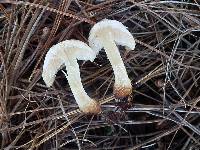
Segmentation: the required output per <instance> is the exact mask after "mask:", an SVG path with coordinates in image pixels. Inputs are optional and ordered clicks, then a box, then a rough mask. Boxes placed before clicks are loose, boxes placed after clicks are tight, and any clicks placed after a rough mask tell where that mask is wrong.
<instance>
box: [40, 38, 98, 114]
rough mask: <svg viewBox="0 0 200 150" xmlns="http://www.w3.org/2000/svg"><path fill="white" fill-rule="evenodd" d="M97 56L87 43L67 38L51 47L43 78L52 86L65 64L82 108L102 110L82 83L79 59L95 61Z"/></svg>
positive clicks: (69, 79)
mask: <svg viewBox="0 0 200 150" xmlns="http://www.w3.org/2000/svg"><path fill="white" fill-rule="evenodd" d="M95 57H96V54H95V52H94V51H93V50H92V49H91V48H90V47H89V46H88V45H87V44H85V43H83V42H81V41H78V40H66V41H63V42H60V43H58V44H56V45H54V46H52V47H51V48H50V50H49V51H48V53H47V54H46V57H45V60H44V65H43V73H42V77H43V80H44V81H45V83H46V85H47V86H48V87H50V86H51V85H52V84H53V81H54V79H55V75H56V73H57V71H58V70H59V69H61V66H63V65H65V66H66V70H67V75H66V78H67V80H68V83H69V85H70V88H71V91H72V93H73V95H74V97H75V100H76V102H77V104H78V106H79V108H80V110H81V111H83V112H84V113H92V114H97V113H99V112H100V111H101V108H100V104H99V103H98V102H97V101H95V100H93V99H91V98H90V97H89V96H88V95H87V93H86V92H85V90H84V88H83V85H82V83H81V77H80V70H79V65H78V63H77V59H78V60H90V61H93V60H94V59H95Z"/></svg>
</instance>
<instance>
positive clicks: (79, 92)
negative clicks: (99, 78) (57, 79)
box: [65, 59, 100, 113]
mask: <svg viewBox="0 0 200 150" xmlns="http://www.w3.org/2000/svg"><path fill="white" fill-rule="evenodd" d="M65 66H66V70H67V74H65V76H66V78H67V80H68V83H69V86H70V88H71V91H72V93H73V95H74V97H75V100H76V102H77V104H78V105H79V107H80V110H81V111H83V112H84V113H97V112H100V105H99V104H98V102H96V101H95V100H92V99H91V98H90V97H89V96H88V95H87V93H86V92H85V90H84V88H83V85H82V82H81V77H80V70H79V65H78V63H77V60H76V59H70V60H67V61H65Z"/></svg>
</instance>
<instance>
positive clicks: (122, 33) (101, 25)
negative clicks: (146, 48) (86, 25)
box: [88, 19, 135, 53]
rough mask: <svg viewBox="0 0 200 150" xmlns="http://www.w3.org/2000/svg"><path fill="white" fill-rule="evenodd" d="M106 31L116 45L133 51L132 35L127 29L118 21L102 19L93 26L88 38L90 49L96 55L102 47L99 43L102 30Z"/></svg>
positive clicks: (133, 41)
mask: <svg viewBox="0 0 200 150" xmlns="http://www.w3.org/2000/svg"><path fill="white" fill-rule="evenodd" d="M104 29H106V30H107V31H108V30H109V31H110V32H111V33H112V36H113V37H114V41H115V42H116V44H117V45H122V46H126V47H128V48H129V49H132V50H133V49H135V40H134V38H133V36H132V34H131V33H130V32H129V31H128V30H127V28H126V27H125V26H124V25H123V24H122V23H121V22H119V21H116V20H108V19H103V20H101V21H100V22H98V23H97V24H95V25H94V26H93V27H92V29H91V31H90V35H89V38H88V41H89V45H90V47H91V48H92V49H93V50H95V52H96V53H98V52H99V51H100V50H101V49H102V48H103V47H104V45H103V44H102V43H101V40H100V39H99V38H101V37H100V35H101V33H102V30H104Z"/></svg>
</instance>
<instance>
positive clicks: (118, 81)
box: [101, 31, 132, 98]
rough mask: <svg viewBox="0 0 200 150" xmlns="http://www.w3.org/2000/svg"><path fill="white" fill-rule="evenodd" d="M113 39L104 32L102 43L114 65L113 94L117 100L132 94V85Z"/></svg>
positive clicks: (109, 34)
mask: <svg viewBox="0 0 200 150" xmlns="http://www.w3.org/2000/svg"><path fill="white" fill-rule="evenodd" d="M113 39H114V38H113V37H112V34H111V33H110V32H109V31H107V32H105V31H104V34H102V37H101V40H102V41H101V42H102V45H103V46H104V49H105V52H106V54H107V57H108V59H109V61H110V63H111V65H112V68H113V71H114V75H115V85H114V90H113V93H114V95H115V96H116V97H117V98H123V97H125V96H128V95H130V94H131V93H132V85H131V81H130V79H129V77H128V75H127V72H126V68H125V66H124V63H123V60H122V58H121V56H120V52H119V50H118V47H117V46H116V44H115V42H114V40H113ZM122 85H123V86H122Z"/></svg>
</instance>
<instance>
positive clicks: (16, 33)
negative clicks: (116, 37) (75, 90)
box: [0, 0, 200, 150]
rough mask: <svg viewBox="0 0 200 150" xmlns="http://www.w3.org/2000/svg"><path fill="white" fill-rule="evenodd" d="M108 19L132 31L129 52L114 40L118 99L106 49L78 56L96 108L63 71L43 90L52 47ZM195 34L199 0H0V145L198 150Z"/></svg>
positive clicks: (199, 76) (199, 67) (84, 36)
mask: <svg viewBox="0 0 200 150" xmlns="http://www.w3.org/2000/svg"><path fill="white" fill-rule="evenodd" d="M104 18H107V19H113V20H117V21H119V22H121V23H122V24H124V25H125V26H126V27H127V29H128V30H129V31H130V32H131V34H132V35H133V37H134V38H135V41H136V46H135V49H134V50H131V49H127V48H125V47H123V46H118V48H119V50H120V54H121V57H122V59H123V61H124V64H125V67H126V70H127V73H128V76H129V78H130V79H131V82H132V86H133V91H132V94H131V95H130V96H128V97H126V98H124V99H116V98H115V96H114V95H113V85H114V82H115V80H114V75H113V69H112V66H111V64H110V62H109V60H108V58H107V56H106V53H105V51H104V50H102V51H100V52H99V54H98V55H97V56H96V59H95V60H94V62H89V61H78V63H79V66H80V72H81V80H82V83H83V86H84V88H85V90H86V92H87V94H88V95H89V96H90V97H92V98H94V99H95V100H97V101H99V102H100V104H101V108H102V112H101V113H100V114H98V115H87V114H83V113H82V112H81V111H80V110H79V109H78V105H77V103H76V101H75V99H74V97H73V94H72V92H71V89H70V87H69V84H68V81H67V79H66V78H65V75H64V74H63V72H62V71H59V72H58V73H57V74H56V78H55V81H54V83H53V86H52V87H50V88H48V87H47V86H46V84H45V82H44V81H43V79H42V67H43V63H44V58H45V55H46V53H47V52H48V50H49V48H51V47H52V46H53V45H55V44H57V43H58V42H61V41H64V40H69V39H76V40H80V41H82V42H85V43H87V44H88V36H89V31H90V29H91V28H92V26H93V25H94V24H95V23H97V22H98V21H100V20H102V19H104ZM199 35H200V2H199V1H198V0H190V1H189V0H177V1H175V0H174V1H171V0H170V1H160V0H156V1H153V0H123V1H121V0H29V1H25V0H24V1H14V0H1V1H0V146H1V149H5V150H8V149H42V150H50V149H51V150H53V149H59V150H60V149H63V150H64V149H70V150H72V149H74V150H75V149H87V150H95V149H99V150H101V149H106V150H110V149H112V150H123V149H127V150H128V149H129V150H134V149H137V150H188V149H190V150H199V149H200V102H199V101H200V85H199V84H200V44H199V43H200V38H199V37H200V36H199ZM62 70H64V71H66V70H65V68H63V69H62Z"/></svg>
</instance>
